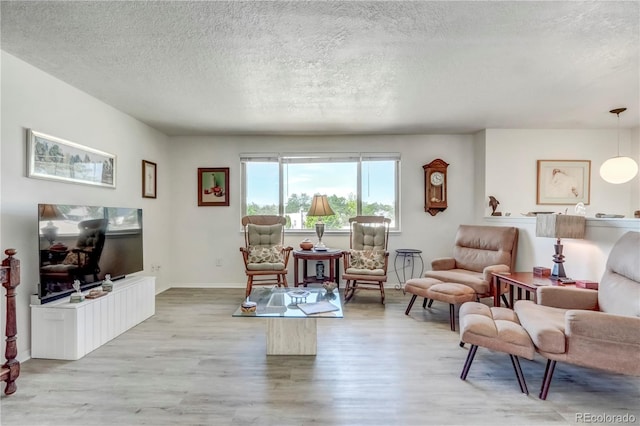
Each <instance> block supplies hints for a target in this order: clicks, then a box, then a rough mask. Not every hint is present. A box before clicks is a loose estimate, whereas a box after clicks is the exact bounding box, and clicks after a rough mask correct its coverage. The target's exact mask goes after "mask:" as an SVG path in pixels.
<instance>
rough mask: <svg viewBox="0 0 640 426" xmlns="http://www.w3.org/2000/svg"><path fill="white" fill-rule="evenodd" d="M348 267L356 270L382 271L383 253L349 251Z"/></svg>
mask: <svg viewBox="0 0 640 426" xmlns="http://www.w3.org/2000/svg"><path fill="white" fill-rule="evenodd" d="M350 253H351V261H350V267H351V268H356V269H383V268H384V259H385V252H384V251H383V250H350Z"/></svg>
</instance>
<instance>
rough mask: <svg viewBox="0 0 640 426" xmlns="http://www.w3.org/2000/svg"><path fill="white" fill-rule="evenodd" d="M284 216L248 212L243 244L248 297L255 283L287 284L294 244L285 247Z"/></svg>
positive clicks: (244, 219) (242, 251) (246, 295)
mask: <svg viewBox="0 0 640 426" xmlns="http://www.w3.org/2000/svg"><path fill="white" fill-rule="evenodd" d="M286 223H287V219H286V218H285V217H284V216H270V215H255V216H244V217H243V218H242V227H243V229H244V244H245V245H244V247H240V252H241V253H242V260H243V261H244V269H245V273H246V274H247V289H246V292H245V293H246V294H245V297H248V296H249V294H251V290H252V289H253V286H254V285H274V284H275V285H277V286H278V287H281V286H285V287H289V285H288V284H287V264H288V263H289V254H290V253H291V251H292V250H293V247H284V225H285V224H286Z"/></svg>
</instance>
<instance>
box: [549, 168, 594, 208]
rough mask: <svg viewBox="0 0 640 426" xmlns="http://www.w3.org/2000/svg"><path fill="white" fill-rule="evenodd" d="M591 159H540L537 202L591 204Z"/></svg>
mask: <svg viewBox="0 0 640 426" xmlns="http://www.w3.org/2000/svg"><path fill="white" fill-rule="evenodd" d="M590 196H591V161H590V160H538V182H537V190H536V197H537V198H536V202H537V204H569V205H572V204H577V203H584V204H585V205H587V204H589V202H590Z"/></svg>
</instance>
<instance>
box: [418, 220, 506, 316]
mask: <svg viewBox="0 0 640 426" xmlns="http://www.w3.org/2000/svg"><path fill="white" fill-rule="evenodd" d="M517 248H518V228H515V227H507V226H474V225H460V226H459V228H458V232H457V234H456V239H455V246H454V248H453V256H452V257H446V258H439V259H434V260H433V261H432V262H431V268H432V270H431V271H426V272H425V273H424V276H425V277H426V278H435V279H437V280H440V281H442V282H449V283H456V284H464V285H467V286H469V287H471V288H472V289H473V290H474V291H475V292H476V294H477V295H478V297H490V296H492V295H493V290H492V285H493V284H492V276H491V273H492V272H509V271H512V270H513V269H514V267H515V263H516V253H517ZM503 300H504V302H505V304H507V303H506V299H505V298H504V297H503Z"/></svg>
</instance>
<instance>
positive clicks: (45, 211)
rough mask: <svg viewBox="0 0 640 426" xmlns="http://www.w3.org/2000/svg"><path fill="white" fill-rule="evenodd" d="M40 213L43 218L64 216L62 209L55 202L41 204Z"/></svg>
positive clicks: (51, 218) (49, 218)
mask: <svg viewBox="0 0 640 426" xmlns="http://www.w3.org/2000/svg"><path fill="white" fill-rule="evenodd" d="M39 214H40V219H41V220H55V219H60V218H61V217H62V213H60V210H58V208H57V207H56V206H54V205H53V204H41V205H40V211H39Z"/></svg>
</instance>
